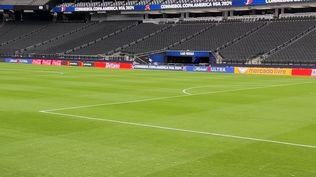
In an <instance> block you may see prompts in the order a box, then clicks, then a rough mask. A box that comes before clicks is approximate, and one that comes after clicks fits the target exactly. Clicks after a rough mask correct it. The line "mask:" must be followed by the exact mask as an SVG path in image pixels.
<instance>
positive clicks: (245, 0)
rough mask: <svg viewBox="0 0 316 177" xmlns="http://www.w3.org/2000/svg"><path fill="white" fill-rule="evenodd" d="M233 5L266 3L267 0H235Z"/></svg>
mask: <svg viewBox="0 0 316 177" xmlns="http://www.w3.org/2000/svg"><path fill="white" fill-rule="evenodd" d="M232 4H233V6H255V5H265V4H266V0H233V2H232Z"/></svg>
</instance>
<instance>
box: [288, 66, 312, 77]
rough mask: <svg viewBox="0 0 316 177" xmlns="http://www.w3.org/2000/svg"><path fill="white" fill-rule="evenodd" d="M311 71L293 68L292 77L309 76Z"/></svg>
mask: <svg viewBox="0 0 316 177" xmlns="http://www.w3.org/2000/svg"><path fill="white" fill-rule="evenodd" d="M311 75H312V69H308V68H293V69H292V76H311Z"/></svg>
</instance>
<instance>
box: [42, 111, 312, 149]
mask: <svg viewBox="0 0 316 177" xmlns="http://www.w3.org/2000/svg"><path fill="white" fill-rule="evenodd" d="M40 112H41V113H46V114H52V115H58V116H65V117H74V118H77V119H86V120H94V121H103V122H110V123H116V124H123V125H131V126H138V127H147V128H154V129H162V130H169V131H177V132H185V133H194V134H202V135H211V136H217V137H224V138H230V139H240V140H248V141H256V142H263V143H271V144H280V145H287V146H294V147H303V148H310V149H316V146H314V145H307V144H298V143H290V142H284V141H275V140H267V139H260V138H252V137H244V136H236V135H228V134H221V133H212V132H204V131H196V130H188V129H181V128H172V127H164V126H159V125H150V124H143V123H135V122H126V121H119V120H111V119H101V118H96V117H88V116H80V115H73V114H65V113H57V112H49V111H40Z"/></svg>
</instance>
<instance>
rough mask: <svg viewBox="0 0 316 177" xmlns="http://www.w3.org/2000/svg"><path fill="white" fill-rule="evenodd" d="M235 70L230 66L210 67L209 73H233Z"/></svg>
mask: <svg viewBox="0 0 316 177" xmlns="http://www.w3.org/2000/svg"><path fill="white" fill-rule="evenodd" d="M234 70H235V68H234V67H232V66H212V67H211V72H213V73H232V74H233V73H234Z"/></svg>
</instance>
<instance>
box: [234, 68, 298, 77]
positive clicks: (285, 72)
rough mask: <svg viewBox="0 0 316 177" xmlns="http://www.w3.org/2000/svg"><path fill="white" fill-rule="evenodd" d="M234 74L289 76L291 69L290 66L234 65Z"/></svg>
mask: <svg viewBox="0 0 316 177" xmlns="http://www.w3.org/2000/svg"><path fill="white" fill-rule="evenodd" d="M235 74H252V75H275V76H291V75H292V69H290V68H252V67H235Z"/></svg>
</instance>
